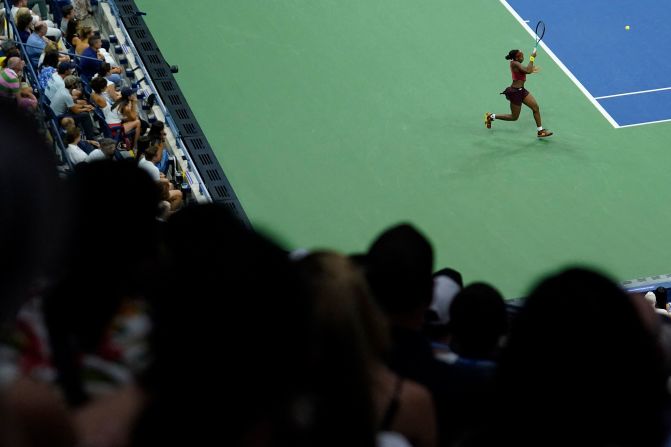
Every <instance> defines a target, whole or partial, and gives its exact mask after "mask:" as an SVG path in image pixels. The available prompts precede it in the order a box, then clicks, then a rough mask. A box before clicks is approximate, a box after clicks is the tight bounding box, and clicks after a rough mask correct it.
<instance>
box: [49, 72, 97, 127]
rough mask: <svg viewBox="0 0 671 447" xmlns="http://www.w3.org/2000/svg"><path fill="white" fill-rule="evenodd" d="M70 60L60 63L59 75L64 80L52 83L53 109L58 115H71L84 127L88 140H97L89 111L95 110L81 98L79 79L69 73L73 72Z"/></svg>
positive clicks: (50, 90)
mask: <svg viewBox="0 0 671 447" xmlns="http://www.w3.org/2000/svg"><path fill="white" fill-rule="evenodd" d="M66 64H68V65H66ZM69 64H70V63H69V62H62V63H61V64H59V65H58V76H59V77H60V78H61V80H62V81H63V82H62V84H61V83H59V82H57V81H56V82H53V83H52V84H51V85H50V89H49V92H51V93H50V99H51V109H52V110H53V112H54V114H55V115H56V116H62V115H70V116H72V117H73V118H74V119H75V121H76V122H77V124H78V125H79V126H81V127H82V129H84V132H85V133H86V139H87V140H95V137H96V132H95V130H94V128H93V121H92V120H91V116H90V115H89V112H92V111H93V106H91V105H90V104H88V103H87V102H86V101H85V100H83V99H79V98H78V96H79V95H81V92H79V91H78V90H77V89H76V88H75V87H76V86H77V84H78V82H79V79H78V78H77V77H76V76H72V75H68V74H67V73H68V72H71V68H70V67H71V65H69Z"/></svg>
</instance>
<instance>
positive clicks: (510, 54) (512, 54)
mask: <svg viewBox="0 0 671 447" xmlns="http://www.w3.org/2000/svg"><path fill="white" fill-rule="evenodd" d="M519 52H520V50H510V51H509V52H508V55H507V56H506V60H508V61H512V60H514V59H515V58H516V57H517V53H519Z"/></svg>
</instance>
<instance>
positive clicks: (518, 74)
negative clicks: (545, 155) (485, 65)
mask: <svg viewBox="0 0 671 447" xmlns="http://www.w3.org/2000/svg"><path fill="white" fill-rule="evenodd" d="M506 60H509V61H510V71H511V72H512V74H513V83H512V85H511V86H510V87H508V88H507V89H505V90H504V91H503V92H501V94H502V95H506V99H508V101H510V115H501V114H496V113H489V112H487V113H486V114H485V125H486V126H487V129H490V128H491V127H492V121H494V120H503V121H517V118H519V116H520V111H521V110H522V104H525V105H526V106H527V107H529V108H530V109H531V110H532V111H533V112H534V120H535V121H536V126H537V128H538V134H537V136H538V138H546V137H549V136H550V135H552V132H550V131H549V130H547V129H543V125H542V124H541V112H540V109H539V107H538V103H537V102H536V98H534V96H533V95H532V94H531V93H529V91H528V90H527V89H525V88H524V83H525V82H526V80H527V75H528V74H533V73H537V72H538V67H535V66H534V61H535V60H536V50H534V52H533V53H531V57H530V58H529V64H528V65H526V66H524V65H522V62H524V53H523V52H521V51H520V50H510V52H509V53H508V55H507V56H506Z"/></svg>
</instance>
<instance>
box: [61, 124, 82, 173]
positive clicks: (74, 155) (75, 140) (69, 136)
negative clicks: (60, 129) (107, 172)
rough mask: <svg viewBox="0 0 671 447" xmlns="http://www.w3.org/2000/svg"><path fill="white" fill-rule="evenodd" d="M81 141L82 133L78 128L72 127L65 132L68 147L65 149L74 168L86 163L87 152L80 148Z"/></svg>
mask: <svg viewBox="0 0 671 447" xmlns="http://www.w3.org/2000/svg"><path fill="white" fill-rule="evenodd" d="M80 140H81V131H80V130H79V128H78V127H70V128H69V129H68V130H67V131H66V132H65V144H67V145H68V146H67V148H65V153H66V155H67V157H68V160H70V163H71V164H72V166H75V165H77V164H79V163H83V162H85V161H86V158H87V155H86V152H84V151H83V150H81V149H80V147H79V146H78V144H79V141H80Z"/></svg>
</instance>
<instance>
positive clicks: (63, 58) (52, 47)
mask: <svg viewBox="0 0 671 447" xmlns="http://www.w3.org/2000/svg"><path fill="white" fill-rule="evenodd" d="M51 53H54V54H56V55H57V56H58V62H59V63H60V62H68V61H70V56H68V55H67V54H62V53H61V52H60V50H59V49H58V45H57V44H55V43H54V42H51V41H49V42H47V46H46V47H44V50H43V51H42V54H41V55H40V59H39V61H38V64H37V66H38V68H41V67H42V65H44V58H45V57H46V55H47V54H51Z"/></svg>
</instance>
